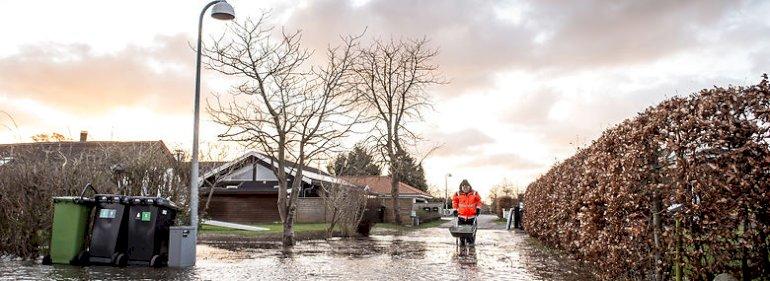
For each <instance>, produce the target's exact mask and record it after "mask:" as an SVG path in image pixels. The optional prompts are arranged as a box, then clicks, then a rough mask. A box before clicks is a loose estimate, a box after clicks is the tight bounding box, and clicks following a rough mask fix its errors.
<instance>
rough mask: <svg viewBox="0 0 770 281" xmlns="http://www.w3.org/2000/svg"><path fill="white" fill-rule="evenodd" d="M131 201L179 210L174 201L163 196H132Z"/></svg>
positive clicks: (132, 202)
mask: <svg viewBox="0 0 770 281" xmlns="http://www.w3.org/2000/svg"><path fill="white" fill-rule="evenodd" d="M129 203H130V204H131V205H154V206H161V207H166V208H170V209H174V210H179V207H178V206H177V205H176V204H175V203H174V202H172V201H171V200H168V199H166V198H163V197H148V196H131V197H130V198H129Z"/></svg>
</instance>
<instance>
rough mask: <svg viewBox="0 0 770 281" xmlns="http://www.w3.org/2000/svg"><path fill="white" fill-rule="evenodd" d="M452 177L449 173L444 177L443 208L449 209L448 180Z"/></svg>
mask: <svg viewBox="0 0 770 281" xmlns="http://www.w3.org/2000/svg"><path fill="white" fill-rule="evenodd" d="M450 177H452V174H451V173H447V174H446V175H444V208H445V209H447V210H448V209H449V178H450Z"/></svg>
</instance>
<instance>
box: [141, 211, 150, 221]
mask: <svg viewBox="0 0 770 281" xmlns="http://www.w3.org/2000/svg"><path fill="white" fill-rule="evenodd" d="M150 214H151V213H150V212H142V221H150Z"/></svg>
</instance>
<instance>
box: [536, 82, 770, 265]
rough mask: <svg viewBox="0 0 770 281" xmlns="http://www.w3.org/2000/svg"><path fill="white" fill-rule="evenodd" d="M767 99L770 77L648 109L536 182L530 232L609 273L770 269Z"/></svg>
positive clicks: (769, 98)
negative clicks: (675, 209)
mask: <svg viewBox="0 0 770 281" xmlns="http://www.w3.org/2000/svg"><path fill="white" fill-rule="evenodd" d="M769 103H770V86H768V81H767V76H765V77H764V79H763V80H762V81H761V82H760V83H759V84H758V85H754V86H750V87H730V88H714V89H708V90H703V91H701V92H699V93H697V94H693V95H690V96H689V97H685V98H680V97H676V98H671V99H669V100H666V101H664V102H663V103H661V104H660V105H658V106H655V107H651V108H648V109H647V110H645V111H644V112H642V113H640V114H639V115H638V116H637V117H635V118H633V119H630V120H626V121H624V122H622V123H621V124H619V125H618V126H616V127H614V128H612V129H609V130H607V131H605V132H604V133H603V134H602V136H601V137H599V139H598V140H596V141H594V142H593V143H592V144H591V146H589V147H588V148H586V149H583V150H580V151H579V152H578V153H577V154H576V155H574V156H572V157H571V158H569V159H567V160H565V161H564V162H563V163H559V164H557V165H556V166H554V167H553V168H552V169H551V170H550V171H548V172H547V173H546V174H545V175H543V176H542V177H540V178H539V179H537V180H536V181H535V182H533V183H532V184H530V185H529V187H528V188H527V193H526V196H525V205H526V207H527V218H526V220H525V222H524V224H525V228H526V229H527V231H528V232H529V233H530V235H532V236H534V237H536V238H538V239H539V240H541V241H543V242H544V243H546V244H548V245H550V246H553V247H557V248H561V249H564V250H566V251H568V252H569V253H571V254H572V255H574V257H576V258H577V259H580V260H583V261H586V262H589V263H592V264H594V265H596V266H597V268H598V269H599V270H600V271H601V274H602V276H603V277H604V278H606V279H614V278H633V279H641V278H644V279H647V278H655V276H656V274H655V272H656V270H657V271H658V272H657V278H658V279H666V278H673V277H672V276H673V274H674V273H673V272H674V264H679V265H681V268H682V269H683V275H684V276H686V277H689V278H691V279H696V280H697V279H709V278H713V276H714V275H715V274H718V273H721V272H731V273H732V274H734V275H735V276H741V275H742V274H746V275H748V276H752V277H756V276H768V275H770V262H769V261H768V238H767V237H768V234H770V228H769V225H770V220H769V219H768V208H769V207H770V206H769V205H770V192H769V191H768V184H769V183H770V144H769V142H770V133H769V128H770V110H769V108H770V106H769ZM676 204H682V208H681V211H679V212H671V211H667V209H668V208H669V207H671V206H676ZM653 213H657V214H658V216H657V219H659V221H660V223H659V224H657V225H656V224H654V217H655V216H654V215H653ZM677 220H678V221H679V223H680V227H679V228H677V227H675V225H676V221H677ZM655 233H658V237H659V240H658V243H657V244H656V243H655ZM677 241H678V242H677ZM677 249H678V250H679V251H680V252H681V254H680V255H677V254H676V251H677ZM656 260H657V264H658V266H657V267H656V266H655V264H656ZM742 261H745V263H743V265H742Z"/></svg>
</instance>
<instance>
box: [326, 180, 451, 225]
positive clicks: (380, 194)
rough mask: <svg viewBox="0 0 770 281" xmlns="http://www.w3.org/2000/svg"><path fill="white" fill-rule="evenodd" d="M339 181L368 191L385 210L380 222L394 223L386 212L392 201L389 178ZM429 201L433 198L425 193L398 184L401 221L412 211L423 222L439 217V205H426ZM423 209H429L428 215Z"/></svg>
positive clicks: (390, 213)
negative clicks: (421, 218)
mask: <svg viewBox="0 0 770 281" xmlns="http://www.w3.org/2000/svg"><path fill="white" fill-rule="evenodd" d="M341 179H342V180H344V181H346V182H349V183H351V184H354V185H357V186H360V187H362V188H363V189H364V190H366V191H368V192H369V193H370V194H372V195H373V196H375V197H376V198H377V199H378V200H379V201H380V204H381V206H382V207H383V208H384V209H385V210H383V211H381V212H380V216H381V218H380V222H389V223H392V222H394V221H395V219H394V218H393V215H392V212H388V211H386V210H387V209H388V208H391V206H392V201H391V200H393V197H392V195H391V193H390V184H391V182H390V181H391V177H390V176H356V177H353V176H345V177H341ZM430 199H433V196H431V195H430V194H428V193H427V192H425V191H422V190H419V189H417V188H416V187H413V186H411V185H409V184H406V183H404V182H399V185H398V200H399V209H400V210H399V212H400V213H401V217H402V220H404V219H409V218H410V216H412V215H413V214H414V213H413V211H414V212H418V211H419V212H420V214H417V215H418V216H420V217H424V218H423V220H428V219H434V218H437V217H439V216H440V215H438V214H439V212H440V211H441V210H440V209H439V208H438V207H439V206H441V204H440V203H439V204H431V203H428V200H430ZM434 205H435V206H434ZM424 208H429V209H430V211H427V212H429V213H430V214H424V213H423V211H425V210H424ZM434 213H435V214H434Z"/></svg>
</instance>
